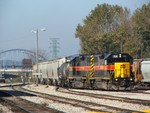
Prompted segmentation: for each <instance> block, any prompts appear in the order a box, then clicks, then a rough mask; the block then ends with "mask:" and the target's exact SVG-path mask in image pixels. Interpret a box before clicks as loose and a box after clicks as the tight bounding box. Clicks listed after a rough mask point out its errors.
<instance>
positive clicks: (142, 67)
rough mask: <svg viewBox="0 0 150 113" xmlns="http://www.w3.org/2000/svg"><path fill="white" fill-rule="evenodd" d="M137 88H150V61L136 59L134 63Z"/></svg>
mask: <svg viewBox="0 0 150 113" xmlns="http://www.w3.org/2000/svg"><path fill="white" fill-rule="evenodd" d="M133 73H134V75H135V83H136V86H135V87H136V88H148V87H150V59H149V58H147V59H135V60H134V63H133Z"/></svg>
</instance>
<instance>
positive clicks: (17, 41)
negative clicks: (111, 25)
mask: <svg viewBox="0 0 150 113" xmlns="http://www.w3.org/2000/svg"><path fill="white" fill-rule="evenodd" d="M149 2H150V1H149V0H86V2H85V1H81V0H74V1H73V0H63V1H60V0H53V1H52V0H0V51H2V50H8V49H18V48H20V49H28V50H31V49H35V48H36V36H35V34H34V33H31V30H36V29H42V28H46V31H45V32H42V31H40V30H39V48H40V49H43V50H46V51H47V52H49V56H51V54H52V53H51V52H50V48H49V47H50V38H59V43H60V44H59V46H60V49H59V53H58V56H59V57H62V56H68V55H74V54H79V51H80V42H79V39H78V38H75V31H76V27H77V25H78V24H82V21H83V19H85V17H86V16H88V14H89V13H90V11H91V10H92V9H94V8H95V7H96V6H97V4H103V3H108V4H110V5H116V4H117V5H120V6H122V7H127V8H128V9H129V10H130V11H131V13H133V12H134V11H135V10H136V9H137V8H141V7H142V5H143V4H148V3H149Z"/></svg>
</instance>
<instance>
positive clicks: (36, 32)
mask: <svg viewBox="0 0 150 113" xmlns="http://www.w3.org/2000/svg"><path fill="white" fill-rule="evenodd" d="M41 31H46V29H41ZM31 32H33V33H35V34H36V78H37V80H36V85H37V86H38V83H39V76H38V75H39V73H38V61H39V58H38V29H37V30H36V31H31Z"/></svg>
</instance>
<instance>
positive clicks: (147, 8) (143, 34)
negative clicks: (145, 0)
mask: <svg viewBox="0 0 150 113" xmlns="http://www.w3.org/2000/svg"><path fill="white" fill-rule="evenodd" d="M132 22H133V31H134V37H136V38H138V39H137V40H139V42H140V44H139V45H138V46H139V47H140V48H139V49H137V56H138V58H140V57H145V58H146V57H150V3H149V4H147V5H143V6H142V8H140V9H137V10H136V11H135V12H134V15H133V17H132Z"/></svg>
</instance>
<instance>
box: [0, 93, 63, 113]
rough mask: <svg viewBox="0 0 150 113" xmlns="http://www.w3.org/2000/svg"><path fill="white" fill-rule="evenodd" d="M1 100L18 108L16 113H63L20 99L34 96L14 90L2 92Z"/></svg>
mask: <svg viewBox="0 0 150 113" xmlns="http://www.w3.org/2000/svg"><path fill="white" fill-rule="evenodd" d="M1 92H2V93H1V100H3V101H5V102H7V103H9V104H11V105H13V107H15V108H17V110H18V111H17V112H15V113H62V112H61V111H58V110H56V109H51V108H47V107H45V106H42V105H39V104H36V103H33V102H30V101H27V100H25V99H22V98H20V97H19V96H31V95H32V96H34V95H33V94H28V93H24V92H20V91H16V90H15V91H13V90H11V91H10V90H5V91H4V90H3V91H2V90H1Z"/></svg>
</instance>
